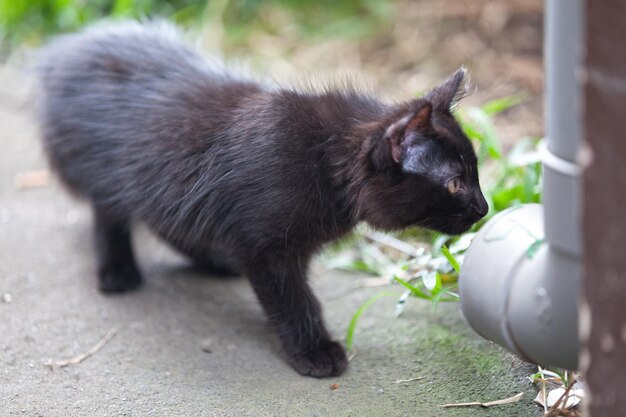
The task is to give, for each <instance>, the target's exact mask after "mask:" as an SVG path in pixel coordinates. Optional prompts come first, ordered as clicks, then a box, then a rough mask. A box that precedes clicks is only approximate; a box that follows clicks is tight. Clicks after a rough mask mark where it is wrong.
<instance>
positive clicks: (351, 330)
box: [346, 291, 398, 350]
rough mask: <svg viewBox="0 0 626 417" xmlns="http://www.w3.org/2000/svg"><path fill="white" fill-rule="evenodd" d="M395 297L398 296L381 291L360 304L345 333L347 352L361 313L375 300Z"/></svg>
mask: <svg viewBox="0 0 626 417" xmlns="http://www.w3.org/2000/svg"><path fill="white" fill-rule="evenodd" d="M391 296H393V297H397V296H398V294H395V293H391V292H389V291H383V292H380V293H378V294H376V295H374V296H372V297H370V298H369V299H368V300H367V301H365V302H364V303H363V304H361V306H360V307H359V308H358V309H357V311H356V313H354V315H353V316H352V320H350V325H349V326H348V331H347V333H346V347H347V348H348V350H350V349H352V342H353V339H354V330H355V329H356V325H357V323H358V321H359V318H360V317H361V315H362V314H363V312H364V311H365V310H366V309H367V308H368V307H369V306H371V305H372V304H374V302H376V300H378V299H379V298H382V297H391Z"/></svg>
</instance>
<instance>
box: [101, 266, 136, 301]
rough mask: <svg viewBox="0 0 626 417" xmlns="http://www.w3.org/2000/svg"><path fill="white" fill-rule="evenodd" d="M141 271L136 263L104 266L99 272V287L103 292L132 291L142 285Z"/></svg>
mask: <svg viewBox="0 0 626 417" xmlns="http://www.w3.org/2000/svg"><path fill="white" fill-rule="evenodd" d="M141 282H142V279H141V273H140V272H139V270H138V269H137V267H136V266H135V265H124V266H122V267H117V268H106V267H105V268H102V269H101V270H100V271H99V274H98V287H99V288H100V291H102V292H103V293H107V294H111V293H122V292H127V291H132V290H134V289H136V288H137V287H139V286H140V285H141Z"/></svg>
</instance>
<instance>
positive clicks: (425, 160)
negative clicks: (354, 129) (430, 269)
mask: <svg viewBox="0 0 626 417" xmlns="http://www.w3.org/2000/svg"><path fill="white" fill-rule="evenodd" d="M464 76H465V70H464V69H460V70H458V71H457V72H456V73H454V74H453V75H452V76H451V77H450V78H449V79H448V80H447V81H445V82H444V83H443V84H441V85H439V86H437V87H436V88H434V89H433V90H432V91H431V92H430V93H428V94H427V95H426V96H425V97H423V98H421V99H417V100H414V101H411V102H409V103H407V104H404V105H402V106H399V108H398V109H397V111H394V112H393V114H392V115H390V116H389V117H388V118H387V119H385V120H384V121H382V122H381V123H380V125H379V126H378V129H377V133H376V134H375V135H373V136H372V138H371V140H372V142H371V144H372V145H371V149H370V152H369V162H370V164H371V168H372V175H371V176H370V178H369V179H368V184H367V186H366V192H365V193H364V195H363V196H362V199H361V202H362V204H361V207H362V209H363V218H364V219H365V220H366V221H367V222H368V223H370V224H371V225H372V226H374V227H379V228H383V229H398V228H403V227H406V226H410V225H418V226H421V227H425V228H428V229H434V230H437V231H440V232H442V233H446V234H459V233H463V232H465V231H466V230H468V229H469V228H470V227H471V226H472V225H473V224H474V223H475V222H477V221H478V220H480V219H481V218H483V217H484V216H485V215H486V214H487V211H488V209H489V207H488V205H487V202H486V201H485V198H484V197H483V194H482V192H481V190H480V185H479V183H478V169H477V159H476V154H475V153H474V149H473V147H472V144H471V142H470V141H469V139H468V138H467V136H465V134H464V133H463V131H462V129H461V127H460V126H459V124H458V123H457V121H456V120H455V119H454V116H453V115H452V113H451V110H450V109H451V107H452V106H453V105H454V103H455V100H456V99H458V97H459V94H462V92H463V91H460V87H461V85H462V84H463V78H464Z"/></svg>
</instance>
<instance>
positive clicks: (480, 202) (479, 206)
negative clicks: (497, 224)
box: [472, 192, 489, 218]
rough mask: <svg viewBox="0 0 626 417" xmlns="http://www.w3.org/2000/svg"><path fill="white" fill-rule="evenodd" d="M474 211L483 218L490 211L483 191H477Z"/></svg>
mask: <svg viewBox="0 0 626 417" xmlns="http://www.w3.org/2000/svg"><path fill="white" fill-rule="evenodd" d="M472 208H473V209H474V212H475V213H476V214H477V215H478V216H480V217H481V218H483V217H485V216H486V215H487V213H488V212H489V204H487V200H485V197H484V196H483V194H482V193H481V192H479V193H477V195H476V198H475V200H474V202H473V203H472Z"/></svg>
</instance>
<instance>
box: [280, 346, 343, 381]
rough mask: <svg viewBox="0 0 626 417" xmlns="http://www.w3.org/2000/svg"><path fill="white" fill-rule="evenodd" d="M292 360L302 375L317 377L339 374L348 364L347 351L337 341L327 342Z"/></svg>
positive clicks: (292, 363)
mask: <svg viewBox="0 0 626 417" xmlns="http://www.w3.org/2000/svg"><path fill="white" fill-rule="evenodd" d="M290 362H291V366H293V367H294V369H295V370H296V371H298V373H300V374H301V375H308V376H312V377H315V378H323V377H327V376H339V375H341V374H342V373H343V371H345V370H346V368H347V366H348V358H347V356H346V351H345V350H344V349H343V347H341V345H340V344H339V343H337V342H326V343H325V344H322V345H321V346H320V347H319V348H318V349H317V350H314V351H312V352H309V353H306V354H303V355H297V356H295V357H293V358H291V361H290Z"/></svg>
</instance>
